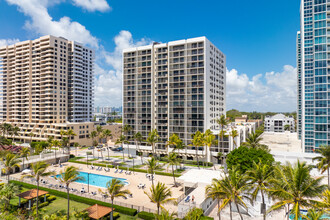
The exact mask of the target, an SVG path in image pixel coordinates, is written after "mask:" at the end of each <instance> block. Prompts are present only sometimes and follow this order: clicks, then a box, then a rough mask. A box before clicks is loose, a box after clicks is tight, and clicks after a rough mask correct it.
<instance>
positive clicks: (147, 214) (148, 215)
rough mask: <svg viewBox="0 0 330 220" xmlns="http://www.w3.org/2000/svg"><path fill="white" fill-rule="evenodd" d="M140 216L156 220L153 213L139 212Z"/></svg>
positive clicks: (148, 219) (145, 219) (146, 219)
mask: <svg viewBox="0 0 330 220" xmlns="http://www.w3.org/2000/svg"><path fill="white" fill-rule="evenodd" d="M138 217H139V218H142V219H144V220H154V219H155V215H154V214H153V213H149V212H144V211H143V212H139V213H138Z"/></svg>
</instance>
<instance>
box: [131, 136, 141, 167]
mask: <svg viewBox="0 0 330 220" xmlns="http://www.w3.org/2000/svg"><path fill="white" fill-rule="evenodd" d="M133 139H134V141H135V146H136V150H137V151H138V152H139V151H140V146H139V144H141V142H142V141H143V136H142V134H141V133H140V132H136V133H135V134H134V136H133ZM139 153H140V152H139ZM141 153H142V152H141ZM141 164H143V159H142V155H141Z"/></svg>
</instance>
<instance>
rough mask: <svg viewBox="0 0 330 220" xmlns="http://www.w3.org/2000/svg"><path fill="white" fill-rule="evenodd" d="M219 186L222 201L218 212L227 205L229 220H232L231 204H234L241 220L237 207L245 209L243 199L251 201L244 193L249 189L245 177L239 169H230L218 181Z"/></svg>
mask: <svg viewBox="0 0 330 220" xmlns="http://www.w3.org/2000/svg"><path fill="white" fill-rule="evenodd" d="M219 184H220V186H221V189H222V191H223V193H224V199H223V203H222V204H221V206H220V210H222V209H223V208H224V207H226V206H227V205H229V209H230V219H231V220H232V210H231V203H234V204H235V205H236V209H237V211H238V214H239V215H240V217H241V219H242V220H243V216H242V214H241V212H240V209H239V205H240V206H243V207H245V208H247V206H246V204H245V202H244V201H243V199H247V200H251V198H250V197H249V196H248V195H247V194H246V193H245V192H246V191H247V190H248V188H249V184H248V182H247V179H246V177H245V176H244V175H243V174H242V173H241V172H240V170H239V169H237V167H232V168H231V169H230V170H229V171H228V175H225V176H224V177H223V178H222V179H221V180H220V182H219Z"/></svg>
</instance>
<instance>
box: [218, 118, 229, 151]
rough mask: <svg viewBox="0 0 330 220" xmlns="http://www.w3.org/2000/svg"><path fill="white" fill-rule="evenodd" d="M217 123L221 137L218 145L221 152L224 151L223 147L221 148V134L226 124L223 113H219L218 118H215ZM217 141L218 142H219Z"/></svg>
mask: <svg viewBox="0 0 330 220" xmlns="http://www.w3.org/2000/svg"><path fill="white" fill-rule="evenodd" d="M216 122H217V124H218V125H219V126H220V134H219V136H220V137H221V140H220V142H221V144H220V145H221V146H220V145H219V147H220V149H221V152H222V153H223V152H224V148H223V136H224V128H225V127H226V126H227V125H228V120H227V119H226V116H225V115H221V116H220V118H218V119H216ZM220 142H219V143H220Z"/></svg>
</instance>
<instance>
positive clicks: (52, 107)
mask: <svg viewBox="0 0 330 220" xmlns="http://www.w3.org/2000/svg"><path fill="white" fill-rule="evenodd" d="M0 68H1V69H0V78H1V87H0V120H1V121H2V122H6V123H11V124H13V125H15V126H18V127H19V128H21V135H22V136H23V137H24V133H27V132H29V131H30V132H32V131H33V130H34V129H41V130H42V132H41V131H40V132H39V135H38V137H40V138H42V139H47V137H49V136H54V137H55V138H56V134H54V133H53V132H45V131H46V130H48V129H47V128H48V127H47V126H48V125H51V124H52V125H54V126H55V125H59V126H55V127H64V128H67V127H72V126H67V124H68V123H76V124H77V123H85V122H89V121H91V119H92V113H93V100H94V88H93V87H94V85H93V83H94V74H93V71H94V70H93V69H94V51H93V50H91V49H89V48H87V47H84V46H83V45H81V44H79V43H77V42H74V41H68V40H66V39H64V38H62V37H54V36H43V37H40V38H38V39H36V40H28V41H23V42H19V43H16V44H14V45H9V46H4V47H1V48H0ZM62 125H63V126H62ZM73 127H75V126H73ZM56 132H57V133H58V132H59V131H58V130H57V131H56ZM78 133H79V131H78ZM77 136H79V134H77ZM34 139H36V138H34Z"/></svg>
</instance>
